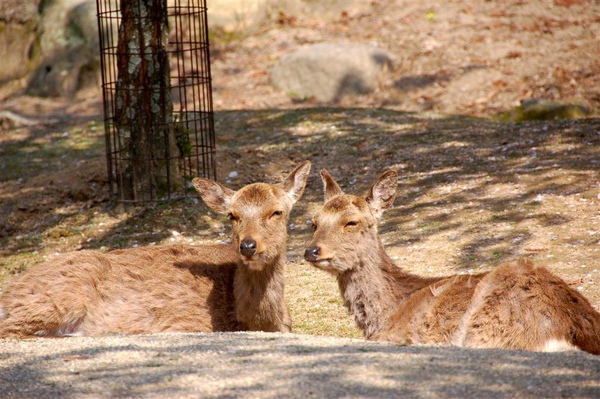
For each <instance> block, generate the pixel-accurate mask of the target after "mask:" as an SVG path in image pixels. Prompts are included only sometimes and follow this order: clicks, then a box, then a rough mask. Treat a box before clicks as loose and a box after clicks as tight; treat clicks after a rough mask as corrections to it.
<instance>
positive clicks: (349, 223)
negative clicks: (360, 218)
mask: <svg viewBox="0 0 600 399" xmlns="http://www.w3.org/2000/svg"><path fill="white" fill-rule="evenodd" d="M356 226H358V222H356V221H353V220H352V221H350V222H348V223H346V225H345V226H344V227H356Z"/></svg>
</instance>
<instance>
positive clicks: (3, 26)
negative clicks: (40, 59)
mask: <svg viewBox="0 0 600 399" xmlns="http://www.w3.org/2000/svg"><path fill="white" fill-rule="evenodd" d="M39 4H40V0H1V1H0V59H1V60H2V68H0V83H2V82H6V81H9V80H12V79H17V78H20V77H23V76H25V75H26V74H27V72H29V69H28V66H29V64H30V58H31V53H32V46H33V44H34V42H35V39H36V33H35V29H36V26H37V21H38V7H39Z"/></svg>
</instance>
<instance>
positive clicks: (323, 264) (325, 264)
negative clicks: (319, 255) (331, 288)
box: [314, 260, 331, 269]
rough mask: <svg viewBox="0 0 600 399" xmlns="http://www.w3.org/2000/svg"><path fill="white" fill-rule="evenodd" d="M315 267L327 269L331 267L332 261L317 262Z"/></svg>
mask: <svg viewBox="0 0 600 399" xmlns="http://www.w3.org/2000/svg"><path fill="white" fill-rule="evenodd" d="M314 265H315V266H317V267H322V268H324V269H327V268H329V267H331V261H329V260H319V261H316V262H315V263H314Z"/></svg>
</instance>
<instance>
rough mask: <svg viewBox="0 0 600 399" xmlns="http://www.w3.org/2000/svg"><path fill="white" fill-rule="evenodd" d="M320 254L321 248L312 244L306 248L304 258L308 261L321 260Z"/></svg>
mask: <svg viewBox="0 0 600 399" xmlns="http://www.w3.org/2000/svg"><path fill="white" fill-rule="evenodd" d="M320 254H321V248H319V247H317V246H316V245H311V246H310V247H308V248H306V251H304V259H305V260H306V261H308V262H316V261H317V260H319V255H320Z"/></svg>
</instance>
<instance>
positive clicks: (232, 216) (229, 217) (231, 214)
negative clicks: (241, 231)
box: [227, 212, 238, 222]
mask: <svg viewBox="0 0 600 399" xmlns="http://www.w3.org/2000/svg"><path fill="white" fill-rule="evenodd" d="M227 219H229V220H230V221H232V222H237V220H238V218H237V217H235V216H234V215H233V213H231V212H229V213H228V214H227Z"/></svg>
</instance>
